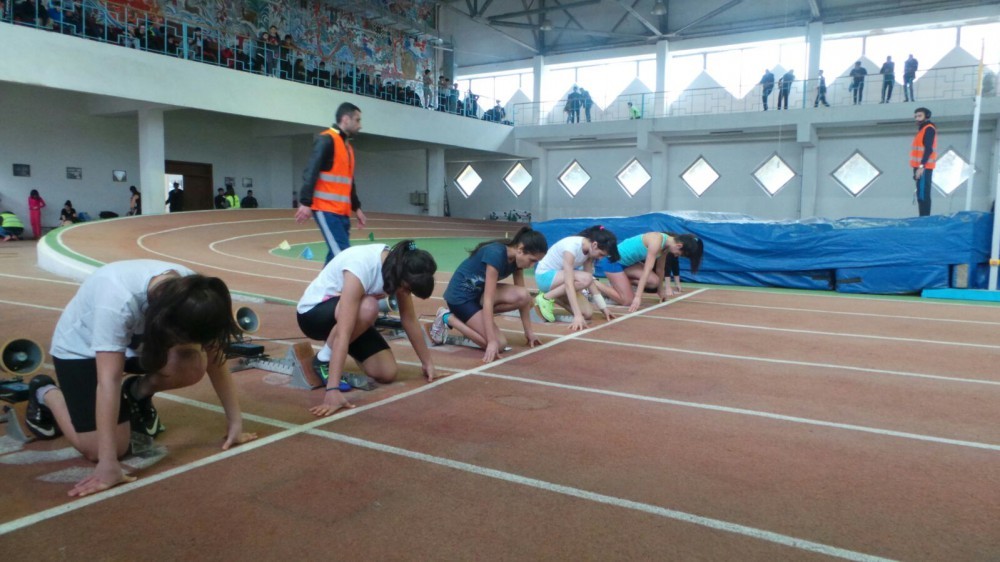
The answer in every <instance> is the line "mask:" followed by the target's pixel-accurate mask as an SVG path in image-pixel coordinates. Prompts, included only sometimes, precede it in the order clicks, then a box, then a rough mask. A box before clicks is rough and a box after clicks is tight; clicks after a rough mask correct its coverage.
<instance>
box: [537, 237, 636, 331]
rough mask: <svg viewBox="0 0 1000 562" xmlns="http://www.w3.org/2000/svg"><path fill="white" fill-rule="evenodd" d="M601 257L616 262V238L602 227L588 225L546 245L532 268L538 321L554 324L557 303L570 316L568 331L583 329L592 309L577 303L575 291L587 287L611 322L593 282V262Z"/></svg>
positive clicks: (584, 302) (596, 285)
mask: <svg viewBox="0 0 1000 562" xmlns="http://www.w3.org/2000/svg"><path fill="white" fill-rule="evenodd" d="M605 256H608V257H609V258H610V259H611V261H618V239H617V238H616V237H615V235H614V233H613V232H611V231H610V230H607V229H605V228H604V227H603V226H592V227H590V228H587V229H586V230H584V231H583V232H581V233H580V234H578V235H576V236H568V237H566V238H563V239H562V240H560V241H558V242H556V243H555V244H553V245H552V246H550V247H549V251H548V252H546V254H545V257H544V258H542V261H540V262H538V266H536V267H535V283H536V284H538V296H536V297H535V304H537V305H538V312H539V313H541V315H542V318H544V319H545V320H546V321H548V322H554V321H555V319H556V318H555V311H554V310H553V305H554V304H555V302H556V301H558V302H559V304H561V305H562V306H563V307H565V308H567V309H569V310H570V311H572V313H573V322H572V323H571V324H570V325H569V329H570V330H573V331H575V330H582V329H584V328H586V327H587V321H588V320H590V318H591V317H592V316H593V309H591V307H590V303H588V302H587V301H586V300H584V301H582V302H581V301H579V300H578V299H577V296H576V292H577V291H581V290H583V289H586V288H588V287H589V288H590V290H591V291H592V294H593V295H594V299H595V304H597V308H598V310H600V311H601V312H603V313H604V317H605V318H606V319H607V320H611V318H612V316H611V312H609V311H608V308H607V306H605V304H604V299H603V297H602V296H601V293H600V287H599V284H598V283H596V282H595V281H594V262H595V261H596V260H599V259H601V258H603V257H605ZM569 280H572V283H570V282H569Z"/></svg>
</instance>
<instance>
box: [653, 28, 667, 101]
mask: <svg viewBox="0 0 1000 562" xmlns="http://www.w3.org/2000/svg"><path fill="white" fill-rule="evenodd" d="M669 63H670V41H667V40H666V39H661V40H659V41H657V42H656V100H655V102H654V107H653V111H654V113H653V115H656V116H663V115H666V114H667V96H666V91H667V65H668V64H669Z"/></svg>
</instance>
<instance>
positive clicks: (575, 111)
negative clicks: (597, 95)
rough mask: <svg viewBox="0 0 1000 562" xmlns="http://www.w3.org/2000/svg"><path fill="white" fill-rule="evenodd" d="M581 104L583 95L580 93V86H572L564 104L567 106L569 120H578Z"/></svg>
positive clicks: (571, 121) (573, 121)
mask: <svg viewBox="0 0 1000 562" xmlns="http://www.w3.org/2000/svg"><path fill="white" fill-rule="evenodd" d="M581 105H583V97H582V96H581V95H580V88H578V87H576V86H573V91H572V92H570V93H569V97H567V98H566V106H567V107H568V108H569V122H570V123H579V122H580V106H581Z"/></svg>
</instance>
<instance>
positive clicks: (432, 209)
mask: <svg viewBox="0 0 1000 562" xmlns="http://www.w3.org/2000/svg"><path fill="white" fill-rule="evenodd" d="M445 181H446V180H445V173H444V149H443V148H428V149H427V214H428V215H430V216H432V217H440V216H444V190H445Z"/></svg>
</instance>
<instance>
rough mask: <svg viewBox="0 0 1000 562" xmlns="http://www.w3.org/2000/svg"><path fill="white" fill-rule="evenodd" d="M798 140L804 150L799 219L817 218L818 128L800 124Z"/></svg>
mask: <svg viewBox="0 0 1000 562" xmlns="http://www.w3.org/2000/svg"><path fill="white" fill-rule="evenodd" d="M796 137H797V138H796V140H797V141H798V145H799V147H800V148H801V149H802V188H801V190H800V192H799V216H798V218H799V219H803V218H806V217H813V216H816V192H817V188H818V185H819V149H818V148H816V145H817V144H818V143H817V137H816V128H815V127H814V126H813V125H810V124H808V123H799V125H798V129H797V130H796Z"/></svg>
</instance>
